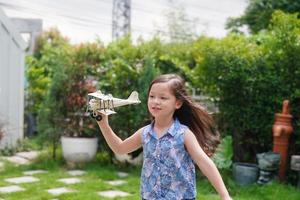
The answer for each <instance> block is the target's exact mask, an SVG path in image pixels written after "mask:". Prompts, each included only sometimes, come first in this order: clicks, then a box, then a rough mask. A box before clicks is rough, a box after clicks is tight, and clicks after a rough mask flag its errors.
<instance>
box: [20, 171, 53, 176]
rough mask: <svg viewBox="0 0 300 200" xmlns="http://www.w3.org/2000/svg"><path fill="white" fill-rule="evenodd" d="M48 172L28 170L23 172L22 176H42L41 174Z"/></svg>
mask: <svg viewBox="0 0 300 200" xmlns="http://www.w3.org/2000/svg"><path fill="white" fill-rule="evenodd" d="M47 172H48V171H46V170H29V171H25V172H23V174H24V175H30V176H31V175H35V174H43V173H47Z"/></svg>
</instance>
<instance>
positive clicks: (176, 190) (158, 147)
mask: <svg viewBox="0 0 300 200" xmlns="http://www.w3.org/2000/svg"><path fill="white" fill-rule="evenodd" d="M153 125H154V123H152V124H149V125H148V126H145V127H144V129H143V132H142V144H143V154H144V161H143V168H142V174H141V195H142V198H143V199H147V200H154V199H155V200H159V199H163V200H177V199H178V200H182V199H194V198H195V197H196V181H195V177H196V176H195V164H194V162H193V160H192V158H191V157H190V155H189V154H188V152H187V151H186V149H185V146H184V132H185V130H186V129H187V128H188V127H187V126H185V125H183V124H181V123H180V122H179V120H177V119H175V120H174V122H173V124H172V126H171V127H170V128H169V129H168V131H167V133H165V134H164V135H163V136H162V137H161V138H158V137H157V134H156V133H155V132H154V128H153Z"/></svg>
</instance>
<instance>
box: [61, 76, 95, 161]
mask: <svg viewBox="0 0 300 200" xmlns="http://www.w3.org/2000/svg"><path fill="white" fill-rule="evenodd" d="M72 80H74V81H72V82H69V83H70V84H69V85H68V86H67V88H66V89H67V92H68V95H67V96H66V98H65V99H64V104H65V106H66V110H67V112H66V114H67V115H66V118H65V120H64V125H65V129H64V133H63V135H62V137H61V143H62V152H63V157H64V158H65V160H66V161H67V162H68V163H82V162H87V161H90V160H91V159H92V158H93V157H94V156H95V154H96V152H97V145H98V138H97V137H96V135H98V131H97V126H96V124H95V122H94V120H93V119H92V118H90V117H89V114H88V113H86V104H87V94H88V93H90V92H94V91H95V90H96V88H95V86H94V85H93V84H92V81H91V80H87V79H83V77H80V75H76V76H75V77H73V79H72Z"/></svg>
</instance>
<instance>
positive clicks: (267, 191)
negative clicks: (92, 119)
mask: <svg viewBox="0 0 300 200" xmlns="http://www.w3.org/2000/svg"><path fill="white" fill-rule="evenodd" d="M47 156H48V155H44V156H41V158H40V159H39V160H38V161H37V162H35V163H33V164H30V165H26V166H24V165H23V166H14V165H12V164H9V163H6V164H5V169H4V170H3V171H1V172H0V187H3V186H9V185H12V184H10V183H7V182H6V181H5V180H4V179H5V178H11V177H16V176H24V175H23V174H22V173H23V171H27V170H35V169H43V170H47V171H48V173H44V174H36V175H33V176H34V177H37V178H39V179H40V181H39V182H34V183H26V184H19V185H20V186H21V187H23V188H25V189H26V190H25V191H21V192H16V193H10V194H1V193H0V198H3V199H5V200H43V199H45V200H46V199H47V200H50V199H59V200H79V199H80V200H89V199H91V200H94V199H105V198H104V197H100V196H99V195H98V194H97V192H99V191H103V190H111V189H118V190H122V191H125V192H128V193H130V194H131V196H130V197H126V198H116V199H127V200H137V199H140V194H139V185H140V183H139V181H140V168H139V167H129V166H124V165H122V166H120V165H116V164H115V165H104V164H103V162H100V161H99V160H98V159H96V160H95V161H94V162H91V163H89V164H86V165H84V166H82V167H81V169H82V170H85V171H86V172H87V173H86V174H85V175H83V176H79V177H78V178H80V179H81V180H82V182H81V183H77V184H72V185H66V184H64V183H61V182H58V181H57V180H58V179H59V178H67V177H71V176H70V175H69V174H67V167H66V165H65V163H64V162H63V160H62V159H61V158H59V159H58V160H59V161H53V160H52V159H50V158H48V157H47ZM119 171H123V172H127V173H129V176H128V177H126V178H121V179H123V180H126V181H127V182H128V183H127V184H125V185H121V186H110V185H108V184H106V183H105V181H107V180H114V179H120V178H119V177H118V175H117V173H118V172H119ZM223 177H224V180H225V182H226V185H227V187H228V188H229V190H230V193H231V194H232V196H233V199H235V200H252V199H253V200H254V199H255V200H256V199H257V200H299V199H300V191H299V190H297V189H296V188H294V187H292V186H288V185H284V184H279V183H274V184H271V185H267V186H258V185H253V186H250V187H238V186H237V185H236V184H235V183H234V182H233V181H232V179H231V175H230V174H229V175H227V176H225V175H224V176H223ZM56 187H67V188H71V189H73V190H76V192H74V193H67V194H63V195H60V196H53V195H51V194H49V193H48V192H47V191H46V190H48V189H51V188H56ZM197 193H198V196H197V199H203V200H217V199H219V197H218V195H217V194H216V192H215V191H214V189H213V188H212V186H211V185H210V184H209V182H208V181H207V180H206V179H205V178H203V177H202V176H201V175H199V176H198V178H197Z"/></svg>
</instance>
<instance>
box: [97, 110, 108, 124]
mask: <svg viewBox="0 0 300 200" xmlns="http://www.w3.org/2000/svg"><path fill="white" fill-rule="evenodd" d="M97 115H99V116H101V117H102V119H101V120H100V121H97V123H98V125H99V126H104V125H108V116H107V115H105V114H103V113H101V112H97Z"/></svg>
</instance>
